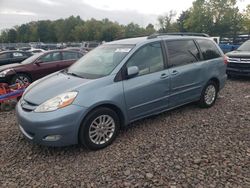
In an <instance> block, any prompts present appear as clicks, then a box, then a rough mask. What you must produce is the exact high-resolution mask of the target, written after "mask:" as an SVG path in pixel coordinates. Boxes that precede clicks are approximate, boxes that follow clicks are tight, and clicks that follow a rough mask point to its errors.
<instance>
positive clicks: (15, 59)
mask: <svg viewBox="0 0 250 188" xmlns="http://www.w3.org/2000/svg"><path fill="white" fill-rule="evenodd" d="M32 55H33V54H32V53H31V52H23V51H18V50H10V51H3V52H0V66H2V65H8V64H12V63H20V62H22V61H23V60H25V59H27V58H28V57H30V56H32Z"/></svg>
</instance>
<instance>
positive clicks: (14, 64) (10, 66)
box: [0, 63, 22, 71]
mask: <svg viewBox="0 0 250 188" xmlns="http://www.w3.org/2000/svg"><path fill="white" fill-rule="evenodd" d="M19 66H22V64H20V63H13V64H9V65H3V66H0V71H4V70H6V69H11V68H15V67H19Z"/></svg>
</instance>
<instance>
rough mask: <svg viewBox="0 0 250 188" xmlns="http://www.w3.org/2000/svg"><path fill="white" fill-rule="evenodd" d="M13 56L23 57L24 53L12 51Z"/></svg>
mask: <svg viewBox="0 0 250 188" xmlns="http://www.w3.org/2000/svg"><path fill="white" fill-rule="evenodd" d="M12 55H13V57H23V56H24V54H22V53H20V52H13V53H12Z"/></svg>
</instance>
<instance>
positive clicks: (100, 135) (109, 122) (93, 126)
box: [79, 107, 120, 150]
mask: <svg viewBox="0 0 250 188" xmlns="http://www.w3.org/2000/svg"><path fill="white" fill-rule="evenodd" d="M119 129H120V120H119V117H118V115H117V114H116V113H115V112H114V111H113V110H111V109H109V108H105V107H101V108H97V109H96V110H94V111H92V112H90V114H88V115H87V117H86V118H85V120H84V121H83V123H82V125H81V127H80V130H79V141H80V143H81V144H83V145H84V146H86V147H87V148H88V149H90V150H98V149H102V148H105V147H107V146H108V145H110V144H111V143H112V142H113V141H114V140H115V138H116V137H117V135H118V132H119Z"/></svg>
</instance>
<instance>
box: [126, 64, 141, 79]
mask: <svg viewBox="0 0 250 188" xmlns="http://www.w3.org/2000/svg"><path fill="white" fill-rule="evenodd" d="M138 74H139V68H138V67H137V66H131V67H128V68H127V78H133V77H135V76H137V75H138Z"/></svg>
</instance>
